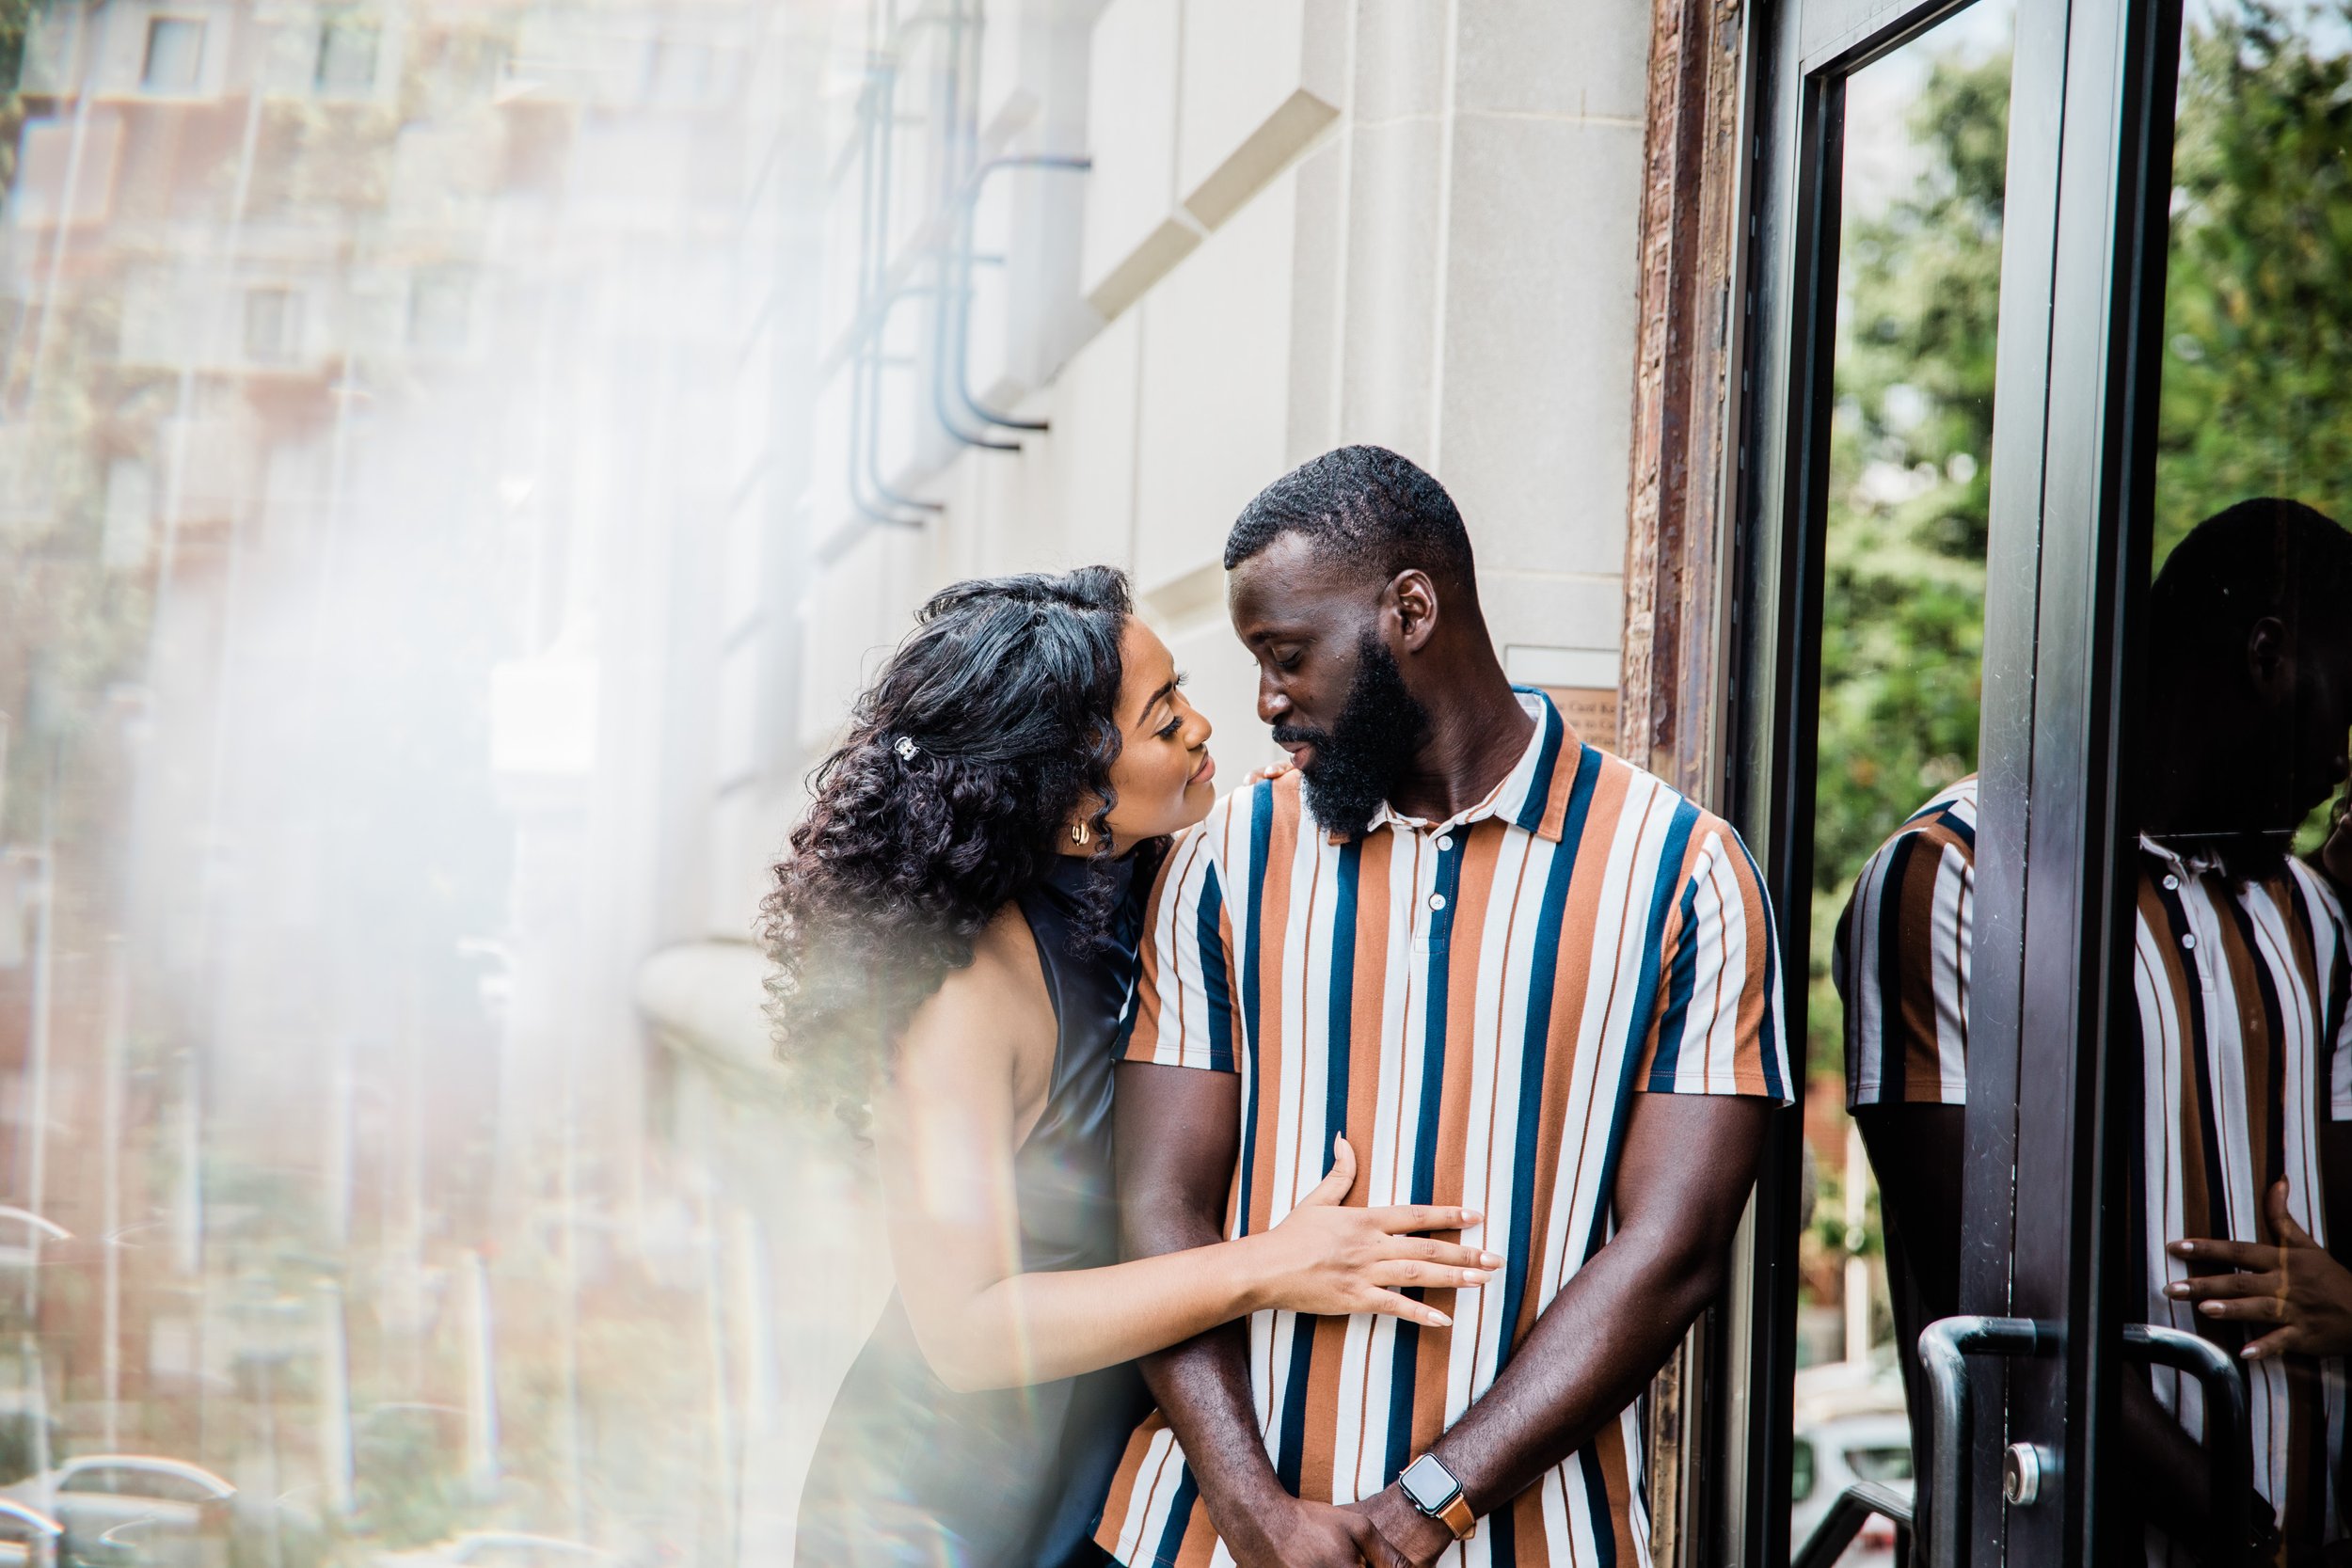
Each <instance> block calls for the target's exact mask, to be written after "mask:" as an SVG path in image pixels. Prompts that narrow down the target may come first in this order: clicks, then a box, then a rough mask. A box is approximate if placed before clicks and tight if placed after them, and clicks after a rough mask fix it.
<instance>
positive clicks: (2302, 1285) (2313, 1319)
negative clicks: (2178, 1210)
mask: <svg viewBox="0 0 2352 1568" xmlns="http://www.w3.org/2000/svg"><path fill="white" fill-rule="evenodd" d="M2268 1207H2269V1210H2270V1228H2271V1231H2272V1233H2273V1234H2275V1235H2276V1236H2278V1238H2279V1240H2280V1245H2278V1246H2267V1245H2265V1244H2263V1243H2259V1242H2221V1241H2206V1240H2191V1241H2181V1242H2174V1243H2171V1244H2170V1246H2169V1248H2167V1250H2168V1251H2169V1252H2170V1253H2171V1254H2172V1256H2173V1257H2175V1258H2185V1259H2188V1260H2189V1261H2191V1262H2193V1263H2212V1264H2219V1265H2222V1266H2224V1267H2228V1268H2233V1269H2235V1270H2237V1271H2239V1272H2237V1273H2235V1274H2214V1275H2201V1276H2200V1277H2198V1278H2195V1279H2185V1280H2177V1281H2175V1282H2174V1283H2172V1284H2170V1285H2167V1286H2166V1287H2165V1288H2164V1293H2165V1294H2166V1295H2168V1296H2170V1297H2171V1298H2172V1299H2173V1300H2175V1301H2193V1302H2195V1303H2196V1304H2197V1310H2198V1311H2199V1312H2200V1313H2201V1314H2202V1315H2203V1316H2205V1317H2208V1318H2218V1319H2221V1320H2222V1321H2224V1322H2227V1323H2245V1324H2247V1325H2248V1328H2249V1332H2251V1331H2252V1330H2254V1329H2255V1328H2258V1327H2259V1326H2261V1325H2263V1324H2267V1323H2277V1324H2279V1325H2280V1326H2279V1327H2277V1328H2275V1329H2272V1330H2271V1331H2270V1332H2269V1333H2267V1334H2265V1335H2264V1336H2263V1337H2262V1338H2259V1339H2256V1340H2254V1341H2253V1342H2252V1343H2250V1344H2249V1345H2248V1346H2247V1347H2246V1348H2245V1349H2244V1350H2243V1351H2241V1352H2239V1354H2241V1355H2243V1356H2245V1357H2246V1359H2247V1360H2249V1361H2261V1360H2266V1359H2268V1358H2269V1357H2272V1356H2276V1355H2288V1354H2299V1355H2342V1354H2345V1353H2347V1352H2352V1272H2347V1271H2346V1270H2345V1268H2344V1265H2343V1264H2341V1263H2339V1262H2337V1261H2336V1260H2335V1259H2333V1258H2330V1257H2329V1256H2328V1251H2327V1249H2326V1248H2325V1247H2323V1246H2321V1245H2320V1244H2319V1243H2317V1242H2314V1241H2312V1239H2311V1236H2310V1235H2309V1234H2308V1233H2307V1232H2306V1231H2305V1230H2304V1229H2303V1227H2301V1226H2299V1225H2297V1224H2296V1223H2295V1216H2294V1215H2293V1214H2291V1213H2289V1212H2287V1184H2286V1183H2285V1182H2284V1181H2280V1182H2279V1183H2277V1184H2276V1185H2274V1186H2273V1187H2272V1188H2271V1189H2270V1195H2269V1201H2268Z"/></svg>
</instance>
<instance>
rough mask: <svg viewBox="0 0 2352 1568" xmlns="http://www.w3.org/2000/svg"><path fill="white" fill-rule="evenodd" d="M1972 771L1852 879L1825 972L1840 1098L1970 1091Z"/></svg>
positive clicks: (1890, 1100)
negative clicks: (1841, 1060)
mask: <svg viewBox="0 0 2352 1568" xmlns="http://www.w3.org/2000/svg"><path fill="white" fill-rule="evenodd" d="M1976 901H1977V779H1976V775H1975V774H1973V773H1972V774H1970V775H1969V776H1968V777H1967V778H1964V779H1962V780H1961V781H1960V782H1959V783H1957V784H1953V785H1952V786H1951V787H1950V788H1949V789H1947V790H1945V791H1944V793H1943V794H1941V795H1938V796H1937V797H1936V798H1935V799H1934V800H1930V801H1929V802H1928V803H1927V804H1926V805H1924V806H1921V807H1920V808H1919V809H1918V810H1917V811H1916V812H1915V813H1913V814H1912V816H1911V819H1910V820H1909V821H1907V822H1905V823H1904V824H1903V825H1902V826H1901V827H1900V828H1898V829H1897V830H1896V831H1895V833H1894V835H1893V836H1892V837H1890V838H1889V839H1887V841H1886V842H1885V843H1884V844H1882V845H1880V846H1879V847H1878V850H1877V852H1876V853H1874V854H1873V855H1871V857H1870V858H1869V860H1868V861H1867V862H1866V863H1864V865H1863V867H1862V874H1861V875H1860V876H1859V877H1857V878H1856V879H1854V890H1853V896H1852V897H1851V899H1849V900H1848V901H1847V904H1846V912H1845V913H1844V914H1843V915H1842V916H1840V917H1839V919H1838V922H1837V942H1836V948H1835V949H1834V950H1833V952H1832V956H1831V959H1830V974H1831V977H1832V979H1833V980H1834V981H1835V982H1836V987H1837V994H1838V995H1839V996H1840V997H1841V998H1842V999H1843V1000H1844V1002H1845V1004H1846V1104H1847V1106H1848V1107H1849V1108H1851V1107H1853V1106H1856V1105H1881V1104H1897V1103H1902V1102H1911V1103H1918V1102H1922V1101H1924V1102H1926V1103H1929V1104H1936V1103H1941V1104H1945V1105H1959V1104H1963V1103H1964V1102H1965V1101H1967V1099H1968V944H1969V941H1970V937H1971V934H1972V932H1973V930H1974V926H1975V910H1976Z"/></svg>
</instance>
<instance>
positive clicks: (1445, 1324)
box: [1429, 1312, 1454, 1328]
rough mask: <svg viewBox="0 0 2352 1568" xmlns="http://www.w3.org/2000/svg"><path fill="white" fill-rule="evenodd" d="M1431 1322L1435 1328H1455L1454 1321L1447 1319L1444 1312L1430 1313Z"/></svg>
mask: <svg viewBox="0 0 2352 1568" xmlns="http://www.w3.org/2000/svg"><path fill="white" fill-rule="evenodd" d="M1429 1321H1430V1325H1431V1326H1432V1327H1435V1328H1452V1327H1453V1326H1454V1320H1453V1319H1452V1318H1449V1317H1447V1316H1446V1315H1445V1314H1444V1313H1442V1312H1432V1313H1430V1314H1429Z"/></svg>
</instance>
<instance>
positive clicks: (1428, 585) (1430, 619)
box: [1380, 566, 1438, 654]
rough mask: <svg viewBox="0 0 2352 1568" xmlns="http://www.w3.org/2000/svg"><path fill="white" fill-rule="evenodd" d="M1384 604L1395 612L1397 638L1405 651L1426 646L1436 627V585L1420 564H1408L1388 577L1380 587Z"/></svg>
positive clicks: (1414, 652) (1412, 650) (1413, 650)
mask: <svg viewBox="0 0 2352 1568" xmlns="http://www.w3.org/2000/svg"><path fill="white" fill-rule="evenodd" d="M1380 596H1381V599H1382V601H1383V607H1384V608H1385V609H1387V610H1389V611H1390V612H1391V614H1393V615H1395V617H1396V623H1397V636H1398V641H1400V642H1402V644H1403V645H1404V650H1405V651H1406V653H1408V654H1417V653H1419V652H1421V651H1422V649H1423V648H1424V647H1426V646H1428V644H1429V639H1430V637H1431V636H1432V635H1434V634H1435V633H1436V631H1437V629H1438V585H1437V584H1436V583H1434V582H1432V581H1430V580H1429V574H1428V573H1426V572H1424V571H1422V570H1421V569H1420V568H1419V567H1417V566H1416V567H1409V568H1407V569H1406V570H1405V571H1402V572H1399V573H1397V575H1396V576H1395V577H1393V578H1390V579H1389V586H1388V587H1387V588H1386V589H1385V590H1383V591H1382V593H1381V595H1380Z"/></svg>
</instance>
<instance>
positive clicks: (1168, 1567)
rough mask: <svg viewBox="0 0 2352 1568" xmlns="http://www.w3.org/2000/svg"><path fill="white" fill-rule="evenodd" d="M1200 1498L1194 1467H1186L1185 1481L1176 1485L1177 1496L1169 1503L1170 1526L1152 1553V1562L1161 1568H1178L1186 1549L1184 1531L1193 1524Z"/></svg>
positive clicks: (1162, 1531) (1161, 1532)
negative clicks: (1195, 1506) (1194, 1504)
mask: <svg viewBox="0 0 2352 1568" xmlns="http://www.w3.org/2000/svg"><path fill="white" fill-rule="evenodd" d="M1198 1497H1200V1485H1199V1483H1198V1482H1196V1481H1194V1480H1193V1479H1192V1466H1191V1465H1189V1464H1187V1465H1185V1466H1184V1479H1183V1480H1182V1481H1178V1482H1177V1483H1176V1495H1175V1496H1174V1497H1170V1498H1169V1499H1168V1525H1167V1528H1163V1529H1162V1530H1161V1531H1160V1544H1159V1546H1158V1547H1157V1549H1155V1550H1154V1551H1153V1552H1152V1561H1153V1562H1155V1563H1157V1564H1159V1568H1176V1559H1177V1557H1178V1555H1179V1554H1181V1553H1182V1552H1183V1551H1184V1529H1185V1527H1186V1526H1188V1525H1190V1524H1191V1523H1192V1505H1193V1502H1194V1500H1195V1499H1196V1498H1198Z"/></svg>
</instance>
